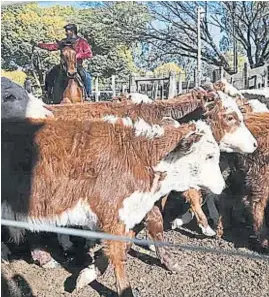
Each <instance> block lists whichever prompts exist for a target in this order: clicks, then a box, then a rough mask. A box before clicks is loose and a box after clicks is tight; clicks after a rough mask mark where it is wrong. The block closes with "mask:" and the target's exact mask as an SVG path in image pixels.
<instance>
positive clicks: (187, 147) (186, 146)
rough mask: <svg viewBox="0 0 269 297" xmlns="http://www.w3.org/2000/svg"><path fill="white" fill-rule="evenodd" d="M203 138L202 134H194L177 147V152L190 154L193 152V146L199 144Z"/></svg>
mask: <svg viewBox="0 0 269 297" xmlns="http://www.w3.org/2000/svg"><path fill="white" fill-rule="evenodd" d="M201 138H202V135H201V134H197V133H192V134H191V135H189V136H187V137H185V138H183V139H182V141H181V142H180V143H179V145H178V146H177V151H181V152H182V153H183V154H188V153H190V152H191V150H192V149H191V148H192V145H193V144H194V143H196V142H198V141H199V140H200V139H201Z"/></svg>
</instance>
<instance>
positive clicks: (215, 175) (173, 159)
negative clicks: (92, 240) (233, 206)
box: [119, 121, 225, 229]
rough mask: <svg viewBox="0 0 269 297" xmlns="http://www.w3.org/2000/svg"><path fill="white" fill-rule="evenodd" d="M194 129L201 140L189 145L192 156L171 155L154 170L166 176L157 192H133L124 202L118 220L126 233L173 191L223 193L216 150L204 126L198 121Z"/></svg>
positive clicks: (218, 151)
mask: <svg viewBox="0 0 269 297" xmlns="http://www.w3.org/2000/svg"><path fill="white" fill-rule="evenodd" d="M196 127H197V131H198V133H201V135H202V137H201V139H200V140H199V141H198V142H197V143H195V144H193V145H192V148H191V153H189V154H187V155H184V154H182V152H177V151H175V152H173V153H170V154H169V155H168V156H167V157H166V158H165V159H163V160H162V161H161V162H160V163H159V164H158V165H157V166H156V167H155V168H154V170H155V171H157V172H166V177H165V178H164V179H163V180H162V181H161V182H160V188H159V190H158V191H156V192H155V191H153V190H151V191H150V192H144V193H143V192H139V191H136V192H134V193H133V194H132V195H130V196H129V197H128V198H126V199H125V200H124V201H123V207H122V208H121V209H120V210H119V217H120V219H121V220H122V221H123V222H124V223H125V224H126V228H127V229H131V228H133V227H134V226H135V225H136V224H138V223H140V222H141V221H142V219H143V218H144V217H145V215H146V214H147V213H148V212H149V211H150V210H151V208H152V207H153V205H154V203H155V202H156V201H157V200H159V199H160V198H161V197H162V196H164V195H166V194H168V193H170V192H171V191H172V190H175V191H180V192H181V191H186V190H188V189H189V188H194V189H199V188H200V187H201V188H206V189H209V190H211V191H213V192H214V193H216V194H220V193H221V192H222V190H223V188H224V186H225V182H224V179H223V177H222V175H221V172H220V168H219V165H218V164H219V156H220V150H219V147H218V145H217V143H216V141H215V139H214V138H213V135H212V132H211V130H210V127H209V126H208V125H207V124H206V123H204V122H202V121H199V122H197V123H196Z"/></svg>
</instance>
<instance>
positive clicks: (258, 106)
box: [248, 99, 269, 112]
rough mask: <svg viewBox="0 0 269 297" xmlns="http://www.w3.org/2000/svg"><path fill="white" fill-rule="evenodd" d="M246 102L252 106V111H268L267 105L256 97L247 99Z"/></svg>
mask: <svg viewBox="0 0 269 297" xmlns="http://www.w3.org/2000/svg"><path fill="white" fill-rule="evenodd" d="M248 103H249V104H250V106H251V107H252V109H253V112H269V109H268V108H267V106H266V105H265V104H264V103H262V102H260V101H259V100H258V99H251V100H248Z"/></svg>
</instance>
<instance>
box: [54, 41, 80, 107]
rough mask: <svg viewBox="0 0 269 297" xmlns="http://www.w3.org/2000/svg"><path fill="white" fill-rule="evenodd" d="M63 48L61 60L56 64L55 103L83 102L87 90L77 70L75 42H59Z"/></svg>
mask: <svg viewBox="0 0 269 297" xmlns="http://www.w3.org/2000/svg"><path fill="white" fill-rule="evenodd" d="M58 44H59V48H60V50H61V62H60V65H59V67H57V66H56V71H57V73H56V75H55V81H54V84H53V90H52V98H50V99H49V101H50V102H48V103H53V104H59V103H60V104H61V103H83V102H84V101H85V97H86V91H85V87H84V84H83V81H82V79H81V77H80V76H79V75H78V72H77V59H76V51H75V49H74V42H72V41H69V42H68V41H66V42H64V43H62V42H58Z"/></svg>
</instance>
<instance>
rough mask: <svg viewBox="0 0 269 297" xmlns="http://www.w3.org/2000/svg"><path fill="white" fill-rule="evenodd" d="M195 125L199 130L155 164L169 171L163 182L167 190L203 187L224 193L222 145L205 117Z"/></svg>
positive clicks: (157, 168) (217, 192) (162, 186)
mask: <svg viewBox="0 0 269 297" xmlns="http://www.w3.org/2000/svg"><path fill="white" fill-rule="evenodd" d="M195 125H196V131H194V132H192V133H190V134H189V135H188V136H187V137H185V139H184V140H182V141H181V143H180V144H179V145H178V147H177V148H176V150H175V151H174V152H172V153H170V154H169V155H168V156H167V157H166V158H165V159H164V160H162V161H161V162H160V163H159V164H158V165H157V166H156V168H155V169H156V170H159V171H165V172H166V173H167V175H166V177H165V179H164V180H163V181H162V182H161V188H162V190H163V191H164V192H169V191H172V190H175V191H185V190H188V189H190V188H194V189H200V188H202V189H206V190H209V191H212V192H213V193H215V194H220V193H221V192H222V190H223V189H224V187H225V182H224V179H223V177H222V175H221V171H220V167H219V157H220V149H219V146H218V144H217V142H216V141H215V139H214V137H213V135H212V132H211V129H210V127H209V125H207V124H206V123H205V122H203V121H198V122H196V123H195Z"/></svg>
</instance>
